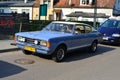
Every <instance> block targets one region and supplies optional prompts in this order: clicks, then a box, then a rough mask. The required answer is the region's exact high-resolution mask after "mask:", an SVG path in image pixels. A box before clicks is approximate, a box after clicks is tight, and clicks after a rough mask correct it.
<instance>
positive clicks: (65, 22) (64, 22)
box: [52, 21, 90, 26]
mask: <svg viewBox="0 0 120 80" xmlns="http://www.w3.org/2000/svg"><path fill="white" fill-rule="evenodd" d="M52 23H63V24H72V25H76V24H84V25H89V24H85V23H80V22H79V23H78V22H68V21H53V22H52ZM89 26H90V25H89Z"/></svg>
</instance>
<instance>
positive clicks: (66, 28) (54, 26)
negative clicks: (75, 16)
mask: <svg viewBox="0 0 120 80" xmlns="http://www.w3.org/2000/svg"><path fill="white" fill-rule="evenodd" d="M73 26H74V25H72V24H64V23H50V24H49V25H47V26H46V28H45V30H48V31H57V32H66V33H72V32H73Z"/></svg>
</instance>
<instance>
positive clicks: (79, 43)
mask: <svg viewBox="0 0 120 80" xmlns="http://www.w3.org/2000/svg"><path fill="white" fill-rule="evenodd" d="M86 39H87V38H86V35H85V28H84V25H82V24H77V25H76V26H75V32H74V45H73V46H74V48H81V47H84V46H85V45H86Z"/></svg>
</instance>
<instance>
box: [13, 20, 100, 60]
mask: <svg viewBox="0 0 120 80" xmlns="http://www.w3.org/2000/svg"><path fill="white" fill-rule="evenodd" d="M15 37H16V39H15V44H16V46H18V47H19V48H20V49H22V50H23V53H25V54H32V53H35V52H36V53H40V54H45V55H51V56H52V59H53V60H54V61H56V62H60V61H62V60H63V59H64V58H65V55H66V53H68V52H69V51H73V50H76V49H80V48H82V47H89V50H90V51H91V52H95V51H96V50H97V44H98V43H99V42H100V41H101V39H102V38H101V37H102V36H101V34H100V33H99V32H97V31H96V30H95V29H94V28H93V27H92V26H90V25H88V24H84V23H76V22H62V21H53V22H51V23H50V24H48V25H47V26H46V27H45V28H44V29H43V30H41V31H34V32H19V33H16V34H15Z"/></svg>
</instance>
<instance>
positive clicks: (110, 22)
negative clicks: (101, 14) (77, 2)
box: [101, 20, 120, 28]
mask: <svg viewBox="0 0 120 80" xmlns="http://www.w3.org/2000/svg"><path fill="white" fill-rule="evenodd" d="M101 26H102V27H109V28H120V21H118V20H107V21H105V22H104V23H103V24H102V25H101Z"/></svg>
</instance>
